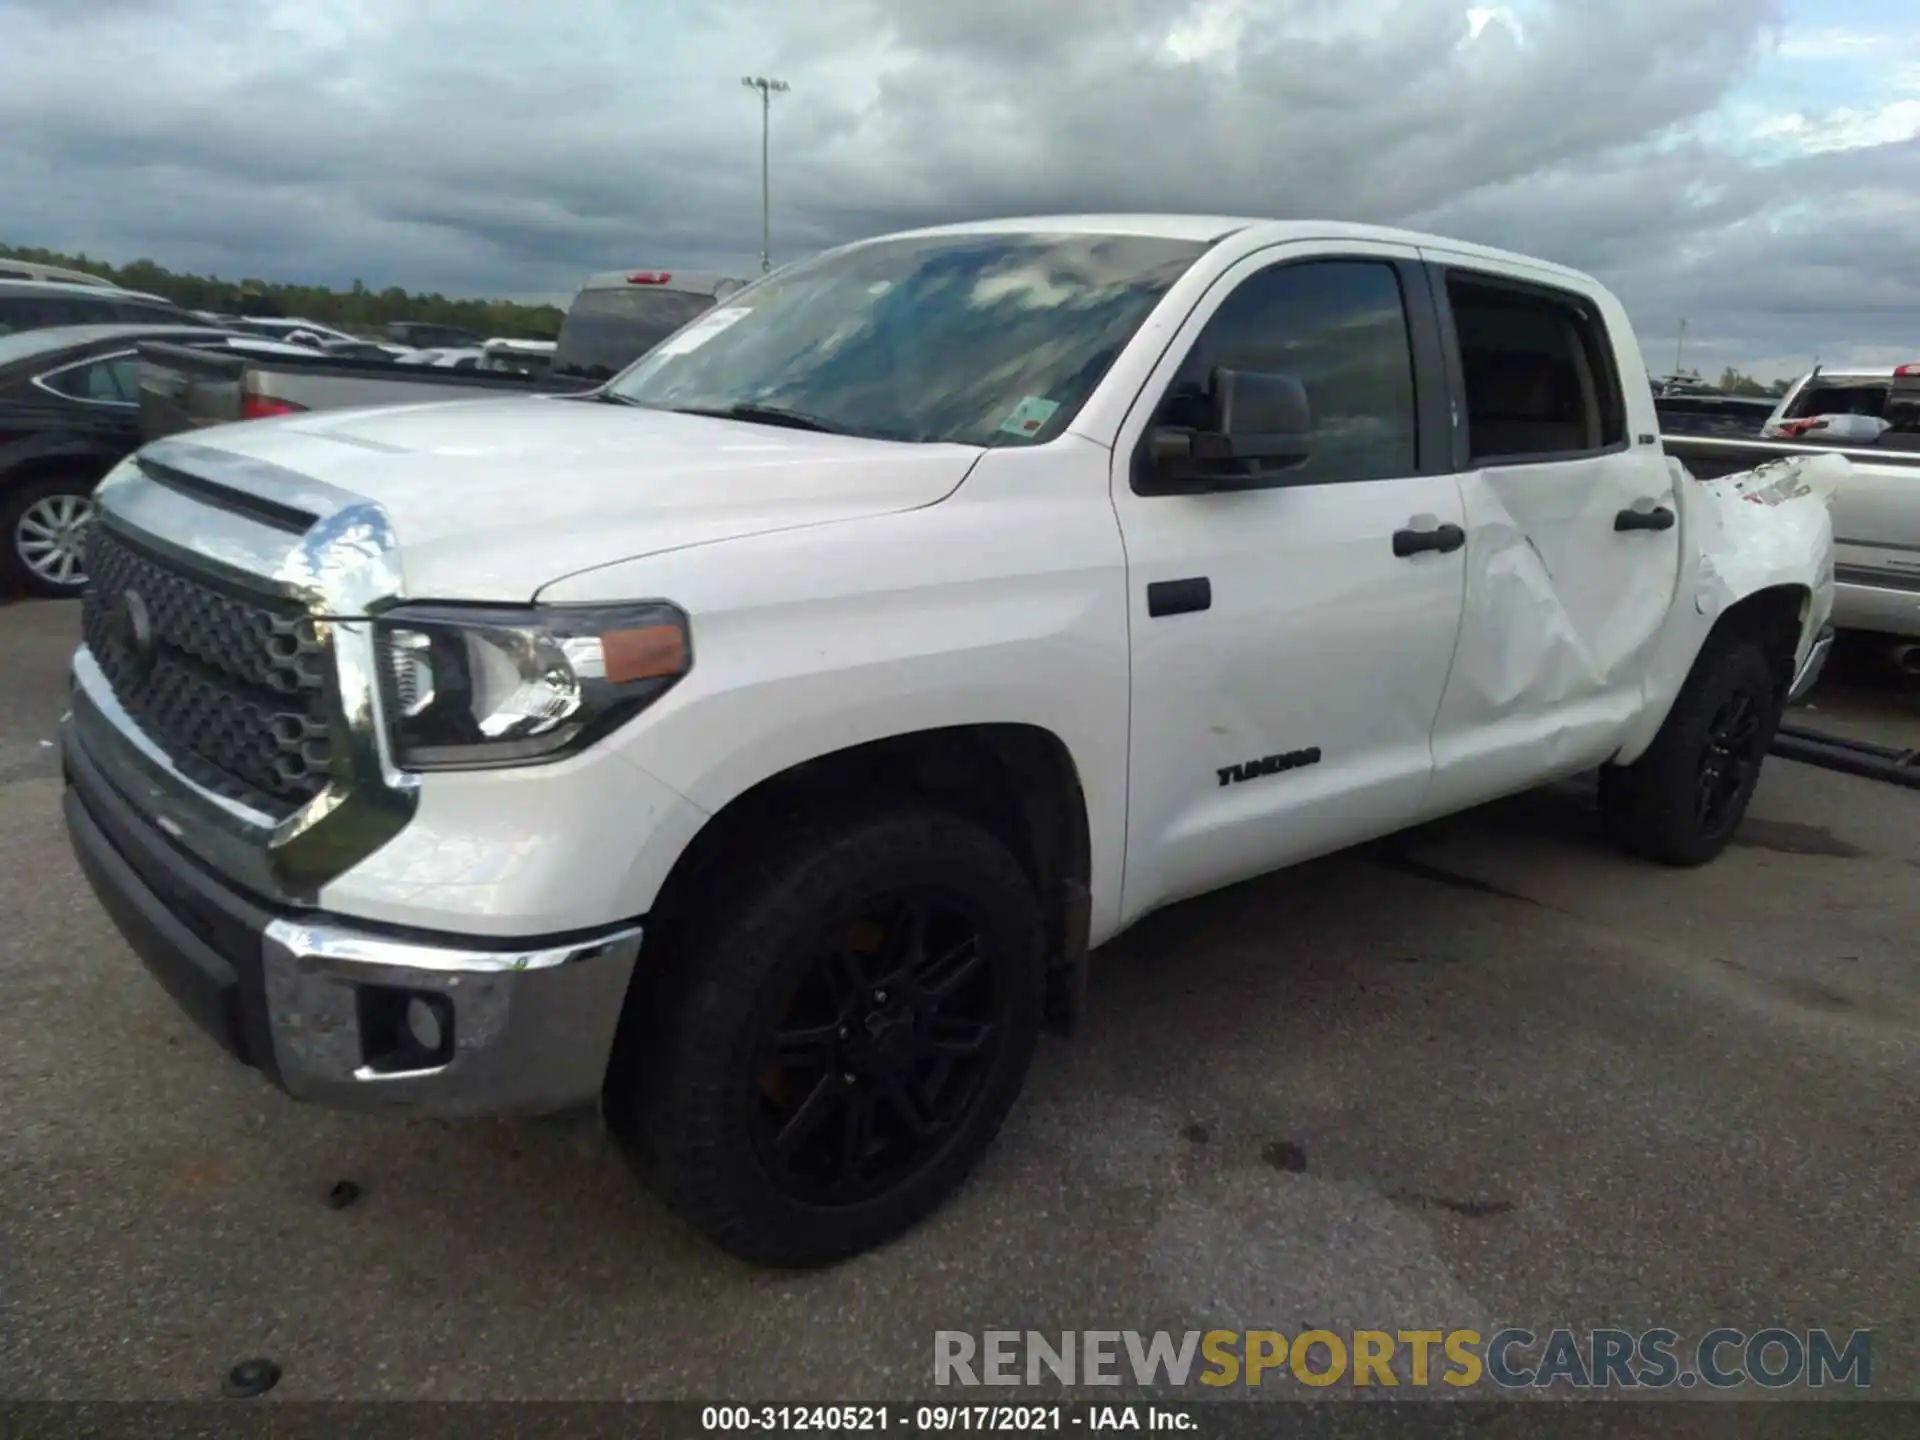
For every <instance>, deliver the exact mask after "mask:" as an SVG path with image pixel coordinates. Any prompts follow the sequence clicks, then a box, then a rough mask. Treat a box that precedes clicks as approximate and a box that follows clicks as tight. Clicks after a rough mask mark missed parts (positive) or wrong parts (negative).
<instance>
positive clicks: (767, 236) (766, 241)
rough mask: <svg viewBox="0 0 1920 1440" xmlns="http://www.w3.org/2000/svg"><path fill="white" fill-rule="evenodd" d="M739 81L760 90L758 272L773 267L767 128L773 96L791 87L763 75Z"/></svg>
mask: <svg viewBox="0 0 1920 1440" xmlns="http://www.w3.org/2000/svg"><path fill="white" fill-rule="evenodd" d="M740 83H741V84H742V85H744V86H746V87H747V88H748V89H749V90H758V91H759V92H760V273H761V274H762V275H764V274H766V273H767V271H769V270H771V269H772V268H773V260H772V250H773V220H772V218H771V215H770V213H769V209H768V201H767V130H768V127H769V126H770V125H771V124H772V120H773V97H774V96H775V95H784V94H786V93H787V91H788V90H789V89H790V88H791V87H790V86H789V85H788V84H787V82H786V81H784V80H769V79H767V77H766V76H764V75H743V76H741V77H740Z"/></svg>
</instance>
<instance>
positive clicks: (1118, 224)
mask: <svg viewBox="0 0 1920 1440" xmlns="http://www.w3.org/2000/svg"><path fill="white" fill-rule="evenodd" d="M1036 230H1046V231H1051V232H1053V233H1054V234H1060V235H1139V236H1146V237H1151V238H1155V239H1165V240H1194V241H1201V242H1205V243H1209V244H1211V243H1213V242H1215V241H1219V240H1224V239H1226V238H1227V237H1228V236H1229V235H1239V234H1242V233H1244V232H1247V231H1257V232H1259V233H1258V235H1257V236H1255V237H1253V238H1257V239H1261V240H1267V241H1271V242H1274V243H1281V242H1285V241H1288V240H1374V241H1379V242H1382V243H1387V244H1395V245H1421V246H1426V247H1428V248H1430V249H1446V250H1451V251H1453V252H1454V253H1456V254H1462V255H1470V256H1474V257H1476V258H1479V259H1483V260H1496V261H1500V262H1502V263H1505V264H1508V265H1524V266H1527V267H1528V268H1530V269H1534V270H1548V271H1553V272H1555V273H1556V274H1561V275H1565V276H1568V277H1570V278H1573V279H1579V280H1584V281H1588V282H1589V283H1591V282H1592V277H1591V276H1589V275H1587V274H1585V273H1584V272H1582V271H1579V270H1573V269H1570V268H1569V267H1567V266H1565V265H1556V264H1554V263H1553V262H1552V261H1550V260H1542V259H1540V258H1539V257H1538V256H1534V255H1522V254H1520V253H1518V252H1517V251H1512V250H1501V249H1497V248H1495V247H1494V246H1491V245H1478V244H1475V243H1474V242H1472V241H1470V240H1456V239H1454V238H1452V237H1451V236H1446V235H1430V234H1425V233H1423V232H1421V231H1418V230H1401V229H1396V228H1395V227H1393V226H1391V225H1361V224H1356V223H1353V222H1351V221H1346V220H1266V219H1261V218H1259V217H1257V216H1246V215H1171V214H1169V215H1149V214H1139V215H1135V214H1112V215H1019V216H1010V217H1007V218H1005V219H1000V220H972V221H967V222H964V223H962V224H957V225H929V226H926V227H925V228H923V229H919V230H909V231H904V232H901V233H903V234H907V235H1005V234H1019V233H1022V232H1031V231H1036ZM875 238H876V239H893V238H897V237H896V236H877V237H875Z"/></svg>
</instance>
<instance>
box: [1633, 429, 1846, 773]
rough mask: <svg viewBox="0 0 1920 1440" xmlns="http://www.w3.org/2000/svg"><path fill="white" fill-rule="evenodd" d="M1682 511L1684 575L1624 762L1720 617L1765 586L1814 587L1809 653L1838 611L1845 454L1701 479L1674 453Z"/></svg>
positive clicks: (1799, 654)
mask: <svg viewBox="0 0 1920 1440" xmlns="http://www.w3.org/2000/svg"><path fill="white" fill-rule="evenodd" d="M1668 464H1669V466H1670V467H1671V468H1672V470H1673V472H1674V493H1675V498H1676V499H1677V500H1678V502H1679V512H1678V513H1679V516H1680V524H1679V530H1680V555H1681V569H1680V585H1679V589H1678V591H1677V592H1676V593H1675V596H1674V603H1673V606H1672V609H1671V612H1670V613H1669V615H1668V619H1667V625H1666V629H1665V631H1664V633H1663V634H1662V636H1661V641H1660V644H1659V646H1658V648H1657V650H1656V653H1655V657H1654V662H1653V664H1652V666H1651V667H1650V668H1649V670H1648V674H1647V686H1646V688H1647V703H1646V706H1645V708H1644V710H1643V712H1642V714H1641V716H1640V718H1639V720H1638V721H1637V722H1635V723H1634V724H1633V725H1632V726H1631V727H1629V729H1628V731H1627V733H1626V735H1625V736H1624V738H1623V740H1622V743H1621V746H1620V749H1619V752H1618V753H1617V754H1616V756H1615V757H1614V758H1615V760H1616V761H1618V762H1619V763H1622V764H1625V763H1630V762H1632V761H1633V760H1636V759H1638V758H1639V757H1640V755H1642V754H1643V753H1644V752H1645V751H1646V748H1647V747H1648V746H1649V745H1651V744H1652V743H1653V739H1654V736H1655V735H1657V734H1658V733H1659V730H1660V726H1661V725H1662V724H1663V723H1664V722H1665V720H1666V718H1667V714H1668V712H1669V711H1670V710H1671V709H1672V708H1673V702H1674V699H1675V698H1676V697H1677V696H1678V695H1679V693H1680V687H1681V685H1682V684H1684V683H1685V681H1686V678H1687V674H1688V672H1689V671H1690V670H1691V669H1692V668H1693V664H1694V661H1695V659H1696V658H1697V657H1698V656H1699V654H1700V651H1701V649H1702V647H1703V646H1705V644H1706V642H1707V639H1708V637H1709V636H1710V635H1711V634H1712V633H1713V630H1714V627H1715V626H1716V625H1717V624H1719V623H1720V620H1721V619H1722V617H1724V616H1725V614H1726V612H1727V611H1728V610H1730V609H1731V608H1732V607H1733V606H1735V605H1737V604H1739V602H1740V601H1742V600H1745V599H1748V598H1749V597H1751V596H1754V595H1757V594H1759V593H1760V592H1761V591H1763V590H1771V589H1776V588H1780V587H1783V586H1784V587H1794V588H1798V589H1801V590H1805V591H1807V592H1808V598H1807V600H1806V603H1805V607H1804V609H1803V611H1802V613H1801V617H1800V637H1799V641H1798V644H1797V645H1796V648H1795V652H1794V664H1795V666H1796V668H1797V667H1798V666H1799V664H1800V663H1801V662H1802V661H1804V660H1805V659H1806V656H1807V652H1808V650H1809V649H1811V647H1812V645H1813V642H1814V640H1815V639H1816V638H1817V637H1818V635H1819V633H1820V630H1821V628H1822V627H1823V626H1825V625H1826V624H1827V622H1828V620H1829V619H1830V618H1831V617H1832V614H1833V563H1834V541H1833V516H1832V512H1831V503H1832V498H1833V494H1834V492H1835V490H1837V489H1838V488H1840V486H1842V485H1844V484H1845V482H1846V479H1847V476H1848V474H1849V473H1850V471H1851V469H1852V466H1851V465H1850V463H1849V462H1848V461H1847V460H1846V458H1845V457H1844V456H1840V455H1809V456H1796V457H1794V458H1792V459H1789V460H1783V461H1779V462H1776V463H1774V464H1770V465H1764V466H1761V467H1760V468H1759V469H1757V470H1748V471H1742V472H1740V473H1739V474H1735V475H1728V476H1724V477H1722V478H1720V479H1717V480H1696V479H1694V478H1693V476H1692V475H1691V474H1690V473H1689V472H1688V470H1687V468H1686V467H1685V466H1684V465H1683V464H1681V463H1680V461H1678V460H1675V459H1671V458H1669V460H1668Z"/></svg>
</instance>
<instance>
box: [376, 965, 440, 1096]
mask: <svg viewBox="0 0 1920 1440" xmlns="http://www.w3.org/2000/svg"><path fill="white" fill-rule="evenodd" d="M359 1009H360V1054H361V1060H362V1063H363V1064H364V1065H365V1066H366V1068H367V1069H368V1070H370V1071H372V1072H373V1073H375V1074H379V1075H392V1074H398V1073H400V1072H402V1071H407V1070H434V1069H438V1068H439V1067H440V1066H442V1065H445V1064H447V1063H448V1062H449V1061H451V1060H452V1059H453V1004H452V1002H451V1001H449V1000H448V999H447V997H446V996H444V995H439V994H435V993H434V992H432V991H428V990H400V989H395V988H392V987H390V986H386V985H363V986H361V987H360V992H359Z"/></svg>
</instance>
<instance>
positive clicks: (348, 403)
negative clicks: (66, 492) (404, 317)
mask: <svg viewBox="0 0 1920 1440" xmlns="http://www.w3.org/2000/svg"><path fill="white" fill-rule="evenodd" d="M137 348H138V350H139V354H140V429H141V433H142V434H143V435H144V436H145V438H146V439H148V440H157V439H159V438H160V437H162V436H164V435H175V434H178V433H180V432H181V431H183V430H198V429H202V428H204V427H206V426H209V425H227V424H232V423H233V422H235V421H238V420H244V419H247V418H249V416H248V414H247V411H246V408H245V405H246V400H247V398H248V397H253V398H254V399H255V400H256V401H258V402H278V403H281V404H285V405H290V406H295V407H297V408H299V409H301V410H345V409H352V408H355V407H359V406H367V405H418V404H423V403H431V402H433V401H436V400H462V399H479V398H481V397H485V396H502V395H542V394H556V395H558V394H577V393H580V392H582V391H585V390H589V389H592V388H593V387H592V385H591V384H590V383H589V382H586V381H573V380H564V379H562V380H555V379H550V378H547V377H533V376H526V375H506V374H495V373H490V372H486V371H474V370H446V369H436V368H433V367H431V366H426V365H401V364H399V363H397V362H394V363H383V362H380V361H371V360H339V359H335V358H334V357H332V356H327V355H314V356H311V357H309V356H304V355H285V356H282V355H274V356H271V357H267V356H261V355H247V354H244V353H240V352H238V351H232V350H212V349H195V348H191V347H189V346H185V345H171V344H166V343H162V342H159V341H150V342H148V343H146V344H143V345H140V346H139V347H137Z"/></svg>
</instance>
